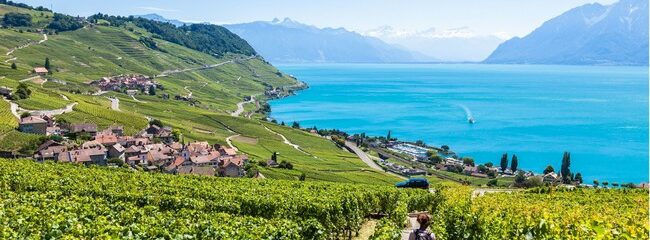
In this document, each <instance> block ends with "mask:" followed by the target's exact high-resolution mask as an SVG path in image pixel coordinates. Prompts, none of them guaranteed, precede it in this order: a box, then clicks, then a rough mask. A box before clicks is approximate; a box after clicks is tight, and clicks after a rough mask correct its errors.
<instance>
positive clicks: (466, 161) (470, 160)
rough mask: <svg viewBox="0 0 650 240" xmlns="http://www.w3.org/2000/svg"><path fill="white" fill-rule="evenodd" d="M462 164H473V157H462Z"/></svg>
mask: <svg viewBox="0 0 650 240" xmlns="http://www.w3.org/2000/svg"><path fill="white" fill-rule="evenodd" d="M463 164H465V165H467V166H472V167H473V166H474V158H472V157H463Z"/></svg>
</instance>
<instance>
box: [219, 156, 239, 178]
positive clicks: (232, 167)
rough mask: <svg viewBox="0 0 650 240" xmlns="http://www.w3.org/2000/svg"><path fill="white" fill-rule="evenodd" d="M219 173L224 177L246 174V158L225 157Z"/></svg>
mask: <svg viewBox="0 0 650 240" xmlns="http://www.w3.org/2000/svg"><path fill="white" fill-rule="evenodd" d="M219 175H221V176H224V177H241V176H244V158H243V157H234V158H227V159H224V160H223V161H222V162H221V164H220V166H219Z"/></svg>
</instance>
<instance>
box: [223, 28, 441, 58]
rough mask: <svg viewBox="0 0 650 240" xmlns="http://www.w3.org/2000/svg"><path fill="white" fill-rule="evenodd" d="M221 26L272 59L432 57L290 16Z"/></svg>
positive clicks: (372, 38) (342, 29)
mask: <svg viewBox="0 0 650 240" xmlns="http://www.w3.org/2000/svg"><path fill="white" fill-rule="evenodd" d="M224 27H226V28H227V29H228V30H230V31H232V32H233V33H235V34H237V35H239V36H241V37H242V38H244V39H246V41H248V42H249V43H250V44H251V45H252V46H253V47H254V48H255V49H256V50H257V51H258V52H259V53H260V54H261V55H262V56H263V57H264V58H265V59H267V60H269V61H271V62H288V63H300V62H346V63H388V62H418V61H431V60H433V59H431V58H428V57H426V56H424V55H422V54H418V53H414V52H411V51H409V50H407V49H405V48H402V47H399V46H395V45H391V44H387V43H385V42H383V41H381V40H379V39H377V38H374V37H368V36H363V35H361V34H359V33H356V32H352V31H348V30H346V29H344V28H317V27H314V26H310V25H306V24H302V23H300V22H297V21H294V20H291V19H289V18H285V19H284V20H279V19H277V18H276V19H274V20H273V21H270V22H269V21H257V22H250V23H241V24H231V25H224Z"/></svg>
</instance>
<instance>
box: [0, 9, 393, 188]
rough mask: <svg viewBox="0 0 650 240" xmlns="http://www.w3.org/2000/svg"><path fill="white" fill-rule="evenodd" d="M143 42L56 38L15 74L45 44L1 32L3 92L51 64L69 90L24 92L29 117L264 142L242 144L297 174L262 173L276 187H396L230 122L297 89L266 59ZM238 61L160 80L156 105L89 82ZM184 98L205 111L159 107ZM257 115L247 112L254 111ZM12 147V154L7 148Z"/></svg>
mask: <svg viewBox="0 0 650 240" xmlns="http://www.w3.org/2000/svg"><path fill="white" fill-rule="evenodd" d="M0 9H4V10H5V11H6V9H7V8H6V6H2V5H0ZM0 11H1V10H0ZM35 14H36V13H35ZM141 35H150V34H149V33H147V32H145V31H143V30H142V29H139V28H137V27H134V26H127V27H124V28H116V27H106V26H96V27H87V28H83V29H79V30H77V31H72V32H64V33H60V34H57V35H51V36H49V37H48V41H46V42H44V43H42V44H34V45H31V46H29V47H27V48H23V49H19V50H16V51H15V52H14V54H13V56H15V57H17V59H16V60H15V63H16V64H17V66H18V70H12V69H10V64H11V62H12V61H9V62H7V63H5V60H8V59H10V58H11V56H6V55H5V54H4V53H6V52H7V51H9V49H11V48H14V47H16V46H19V45H23V44H26V43H29V42H37V41H39V40H40V39H42V35H40V34H37V33H29V32H23V33H19V32H18V31H16V30H12V29H0V37H1V38H2V39H3V40H5V39H7V40H9V41H0V76H6V78H4V79H2V80H0V85H2V86H8V87H16V86H17V85H18V81H17V80H19V79H25V78H28V77H30V75H29V71H30V70H31V69H32V68H33V67H35V66H42V65H43V63H44V59H45V58H46V57H48V58H50V61H51V66H52V68H53V69H54V74H53V75H52V76H51V78H54V79H57V80H61V81H63V82H65V84H61V83H56V82H53V81H49V82H47V83H45V84H43V85H42V86H41V85H40V84H35V83H31V82H29V81H28V82H26V83H28V85H29V86H30V89H32V91H33V94H32V97H31V98H30V99H27V100H20V101H18V104H19V105H20V106H21V107H23V108H27V109H53V108H61V107H64V106H65V105H66V104H69V103H71V102H77V103H78V105H77V106H75V108H74V110H75V111H74V112H72V113H66V114H63V115H60V116H58V117H59V118H60V119H65V120H67V121H69V122H93V123H97V124H98V125H99V126H100V127H106V126H109V125H111V124H120V125H124V126H125V130H126V132H127V133H134V132H136V131H137V130H139V129H142V128H143V127H144V126H145V125H146V119H145V116H148V117H153V118H157V119H160V120H162V121H163V122H164V123H166V124H168V125H170V126H172V127H174V128H176V129H180V130H181V131H182V133H183V136H184V139H185V141H193V140H207V141H209V142H210V143H220V144H225V139H226V137H228V136H231V135H234V134H235V133H233V131H234V132H236V133H240V134H242V135H245V136H248V137H250V138H253V139H257V140H258V141H257V143H244V142H237V141H235V145H236V146H237V147H238V148H240V150H242V151H243V152H245V153H247V154H249V155H250V156H251V158H252V159H254V160H261V161H266V160H267V159H268V158H269V157H270V155H271V153H272V152H274V151H277V152H281V153H282V154H281V156H280V160H289V161H291V162H292V163H293V164H294V166H295V168H294V170H284V169H262V170H261V171H262V173H263V174H264V175H265V176H266V177H270V178H282V179H295V178H296V177H297V176H299V175H300V174H301V173H303V172H304V173H306V174H307V178H308V179H318V180H326V181H339V182H365V183H378V182H379V183H392V182H395V181H396V180H397V179H394V178H393V177H391V176H389V175H386V174H384V173H380V172H374V171H371V170H368V169H367V167H366V166H365V165H363V163H362V162H361V161H360V160H359V159H357V158H356V157H355V156H354V155H352V154H349V153H347V152H345V151H343V150H341V149H338V148H336V147H335V146H334V144H333V143H331V142H330V141H328V140H326V139H323V138H320V137H316V136H311V135H308V134H305V133H303V132H301V131H299V130H295V129H290V128H282V127H279V126H271V125H269V127H271V128H273V129H274V130H275V131H278V132H281V133H282V134H284V135H286V136H287V138H289V139H290V140H291V141H292V142H294V143H298V144H300V145H301V146H303V145H304V148H305V150H307V151H308V152H310V153H312V154H314V155H316V156H318V158H314V157H312V156H308V155H305V154H303V153H301V152H299V151H297V150H295V149H293V148H292V147H290V146H288V145H286V144H284V143H283V141H282V139H281V138H280V137H279V136H277V135H275V134H273V133H270V132H269V131H267V130H266V129H264V128H263V127H262V125H261V124H262V123H261V122H260V121H258V120H249V119H244V118H235V117H230V116H229V113H230V112H232V111H234V110H235V109H236V103H237V102H240V101H242V99H243V98H244V97H245V96H250V95H261V96H259V97H258V98H261V99H262V100H264V97H263V94H262V93H263V92H264V89H265V85H270V86H273V87H282V86H291V85H294V84H296V83H297V82H296V81H295V79H292V78H290V77H288V76H285V75H283V74H278V70H277V69H275V68H274V67H273V66H271V65H268V64H266V63H264V62H263V61H262V60H260V59H250V60H244V58H245V56H239V55H228V56H225V57H222V58H215V57H213V56H210V55H207V54H204V53H201V52H198V51H194V50H191V49H188V48H185V47H182V46H179V45H176V44H173V43H169V42H165V41H161V40H156V41H157V43H158V46H159V48H161V49H163V50H164V51H157V50H152V49H149V48H146V47H145V46H144V45H142V44H141V43H140V42H138V38H139V36H141ZM231 60H232V61H233V62H232V63H227V64H224V65H222V66H219V67H216V68H212V69H206V70H197V71H189V72H184V73H179V74H174V75H170V76H166V77H160V78H157V80H158V81H159V82H161V83H162V84H163V86H164V87H165V89H164V90H158V91H157V95H156V96H148V95H138V96H136V98H137V100H138V101H136V100H134V99H132V98H131V97H129V96H126V95H125V94H122V93H117V92H110V93H107V94H105V95H103V96H91V95H89V94H88V93H91V92H94V91H96V89H93V88H92V87H90V86H89V85H88V84H87V82H89V81H92V80H96V79H99V78H101V77H104V76H112V75H118V74H127V73H137V74H145V75H150V76H154V75H157V74H160V73H161V72H163V71H165V70H173V69H186V68H196V67H201V66H203V65H211V64H217V63H222V62H226V61H231ZM185 88H187V90H189V91H191V92H192V93H193V97H194V98H195V99H197V100H199V104H197V105H196V106H190V105H189V104H188V103H187V102H183V101H176V100H164V99H162V97H161V96H162V94H163V93H166V94H169V95H170V96H171V98H172V99H173V97H174V96H175V95H186V94H187V93H188V91H187V90H186V89H185ZM72 90H79V91H81V92H83V93H86V94H74V93H71V91H72ZM61 94H64V95H66V96H67V97H68V98H69V99H70V101H66V100H64V99H63V97H61V96H60V95H61ZM108 96H113V97H116V98H118V99H120V109H121V111H114V110H112V109H111V104H110V101H109V100H108V99H107V98H106V97H108ZM5 105H6V106H5ZM252 106H253V105H252V104H249V105H247V109H251V108H252ZM0 107H1V109H2V111H0V112H2V113H8V114H9V117H10V113H9V111H8V104H7V103H6V102H4V105H1V106H0ZM5 115H6V114H5ZM3 123H4V122H3ZM14 125H15V124H12V126H9V125H5V126H4V127H5V129H8V130H7V131H8V132H10V133H11V134H20V133H18V132H16V131H15V130H11V127H13V126H14ZM226 126H227V127H226ZM229 128H230V129H229ZM23 138H24V139H28V140H22V141H21V142H23V143H25V142H29V141H32V142H33V139H32V138H33V136H31V135H30V136H23ZM6 139H7V138H5V139H2V140H0V150H16V149H18V148H19V147H20V145H21V143H19V144H17V145H16V146H13V145H15V144H13V145H12V144H9V141H7V140H6ZM5 145H12V146H7V147H3V146H5Z"/></svg>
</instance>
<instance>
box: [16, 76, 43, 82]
mask: <svg viewBox="0 0 650 240" xmlns="http://www.w3.org/2000/svg"><path fill="white" fill-rule="evenodd" d="M39 78H41V76H33V77H29V78H25V79H23V80H19V81H18V82H27V81H34V80H36V79H39Z"/></svg>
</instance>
